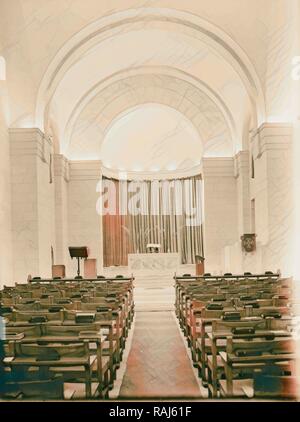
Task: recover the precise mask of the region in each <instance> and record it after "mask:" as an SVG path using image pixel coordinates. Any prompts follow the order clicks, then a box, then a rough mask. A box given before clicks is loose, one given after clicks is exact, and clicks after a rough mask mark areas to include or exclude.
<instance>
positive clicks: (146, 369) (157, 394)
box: [119, 311, 201, 399]
mask: <svg viewBox="0 0 300 422" xmlns="http://www.w3.org/2000/svg"><path fill="white" fill-rule="evenodd" d="M179 397H181V398H200V397H201V392H200V387H199V385H198V382H197V380H196V377H195V374H194V371H193V368H192V365H191V361H190V359H189V356H188V354H187V351H186V347H185V345H184V342H183V339H182V337H181V334H180V331H179V328H178V326H177V324H176V321H175V317H174V316H173V313H172V312H171V311H159V312H137V313H136V320H135V327H134V332H133V339H132V347H131V350H130V352H129V356H128V361H127V367H126V371H125V374H124V378H123V381H122V385H121V389H120V394H119V398H124V399H129V398H130V399H131V398H146V399H151V398H179Z"/></svg>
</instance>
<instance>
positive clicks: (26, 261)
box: [9, 128, 55, 282]
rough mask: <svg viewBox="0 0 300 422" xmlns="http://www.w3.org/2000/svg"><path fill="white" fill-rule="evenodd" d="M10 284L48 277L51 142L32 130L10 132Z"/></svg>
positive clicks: (51, 227)
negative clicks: (11, 251)
mask: <svg viewBox="0 0 300 422" xmlns="http://www.w3.org/2000/svg"><path fill="white" fill-rule="evenodd" d="M9 134H10V156H11V181H12V189H11V197H12V247H13V276H14V281H17V282H24V281H26V279H27V276H28V274H31V275H32V276H41V277H48V276H50V275H51V263H52V262H51V247H52V248H54V247H55V230H54V224H55V222H54V183H53V173H52V171H53V169H52V167H53V166H52V142H51V139H49V138H46V137H45V136H44V134H43V133H42V132H41V131H40V130H39V129H36V128H32V129H10V130H9Z"/></svg>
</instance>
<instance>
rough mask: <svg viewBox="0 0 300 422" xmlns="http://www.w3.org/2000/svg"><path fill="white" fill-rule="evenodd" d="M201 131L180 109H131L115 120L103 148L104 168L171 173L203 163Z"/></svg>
mask: <svg viewBox="0 0 300 422" xmlns="http://www.w3.org/2000/svg"><path fill="white" fill-rule="evenodd" d="M202 154H203V146H202V142H201V138H200V135H199V132H198V131H197V130H196V128H195V127H194V126H193V124H192V123H191V122H190V121H189V120H188V119H187V118H186V117H185V116H184V115H183V114H181V113H179V112H178V111H177V110H175V109H173V108H171V107H168V106H165V105H161V104H155V103H148V104H143V105H140V106H137V107H133V108H130V109H129V110H126V111H125V112H123V113H121V114H120V115H119V116H117V118H115V119H114V120H113V121H112V123H111V125H110V126H109V127H108V130H107V133H106V136H105V138H104V141H103V143H102V145H101V149H100V157H101V160H102V162H103V165H104V166H105V167H107V168H112V169H114V170H119V171H131V172H167V171H176V170H185V169H190V168H193V167H195V166H197V165H199V164H200V162H201V158H202Z"/></svg>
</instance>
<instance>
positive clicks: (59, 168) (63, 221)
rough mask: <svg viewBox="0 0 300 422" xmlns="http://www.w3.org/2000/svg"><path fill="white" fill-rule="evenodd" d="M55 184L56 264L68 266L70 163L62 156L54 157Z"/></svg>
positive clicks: (56, 155)
mask: <svg viewBox="0 0 300 422" xmlns="http://www.w3.org/2000/svg"><path fill="white" fill-rule="evenodd" d="M54 184H55V240H56V248H55V254H54V263H55V264H58V265H66V263H67V261H68V256H69V253H68V244H69V242H68V184H69V162H68V160H67V159H66V158H65V157H64V156H63V155H61V154H55V155H54Z"/></svg>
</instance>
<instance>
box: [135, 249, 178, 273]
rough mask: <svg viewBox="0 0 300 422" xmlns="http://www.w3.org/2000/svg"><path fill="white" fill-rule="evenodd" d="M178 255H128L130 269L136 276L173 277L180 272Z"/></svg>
mask: <svg viewBox="0 0 300 422" xmlns="http://www.w3.org/2000/svg"><path fill="white" fill-rule="evenodd" d="M179 265H180V258H179V254H178V253H140V254H128V269H129V271H130V273H133V274H134V275H141V274H143V275H152V274H153V275H155V274H161V275H171V276H173V275H174V273H175V272H176V271H178V268H179Z"/></svg>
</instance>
